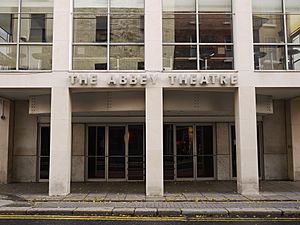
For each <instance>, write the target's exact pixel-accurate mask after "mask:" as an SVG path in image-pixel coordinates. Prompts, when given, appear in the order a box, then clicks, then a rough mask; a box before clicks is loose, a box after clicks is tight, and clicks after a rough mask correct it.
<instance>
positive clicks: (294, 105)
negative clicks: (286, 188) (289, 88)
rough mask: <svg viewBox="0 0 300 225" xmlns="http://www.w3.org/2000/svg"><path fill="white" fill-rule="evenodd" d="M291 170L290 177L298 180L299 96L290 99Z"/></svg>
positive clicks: (299, 178)
mask: <svg viewBox="0 0 300 225" xmlns="http://www.w3.org/2000/svg"><path fill="white" fill-rule="evenodd" d="M290 110H291V112H290V115H291V136H292V151H291V153H292V154H291V155H292V171H290V178H291V179H292V180H294V181H299V180H300V98H296V99H293V100H291V102H290Z"/></svg>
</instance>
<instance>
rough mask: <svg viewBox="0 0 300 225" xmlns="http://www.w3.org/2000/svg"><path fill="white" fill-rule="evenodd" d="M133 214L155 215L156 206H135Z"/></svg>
mask: <svg viewBox="0 0 300 225" xmlns="http://www.w3.org/2000/svg"><path fill="white" fill-rule="evenodd" d="M134 215H135V216H156V215H157V209H156V208H136V209H135V211H134Z"/></svg>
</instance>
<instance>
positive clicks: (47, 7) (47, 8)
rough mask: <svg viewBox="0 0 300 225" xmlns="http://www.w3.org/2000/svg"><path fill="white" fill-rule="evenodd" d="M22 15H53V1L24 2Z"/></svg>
mask: <svg viewBox="0 0 300 225" xmlns="http://www.w3.org/2000/svg"><path fill="white" fill-rule="evenodd" d="M21 11H22V13H42V12H47V13H52V12H53V0H22V8H21Z"/></svg>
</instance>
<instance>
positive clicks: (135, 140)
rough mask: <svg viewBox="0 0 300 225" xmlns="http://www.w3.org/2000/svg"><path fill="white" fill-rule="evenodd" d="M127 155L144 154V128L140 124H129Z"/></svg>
mask: <svg viewBox="0 0 300 225" xmlns="http://www.w3.org/2000/svg"><path fill="white" fill-rule="evenodd" d="M128 132H129V134H128V135H129V137H128V138H129V140H128V155H129V156H143V154H144V128H143V126H142V125H129V126H128Z"/></svg>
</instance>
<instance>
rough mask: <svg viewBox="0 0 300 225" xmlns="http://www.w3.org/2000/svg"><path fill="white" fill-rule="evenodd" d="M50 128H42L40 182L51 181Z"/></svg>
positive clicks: (44, 126)
mask: <svg viewBox="0 0 300 225" xmlns="http://www.w3.org/2000/svg"><path fill="white" fill-rule="evenodd" d="M49 165H50V126H48V125H42V126H40V152H39V181H42V180H48V179H49Z"/></svg>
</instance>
